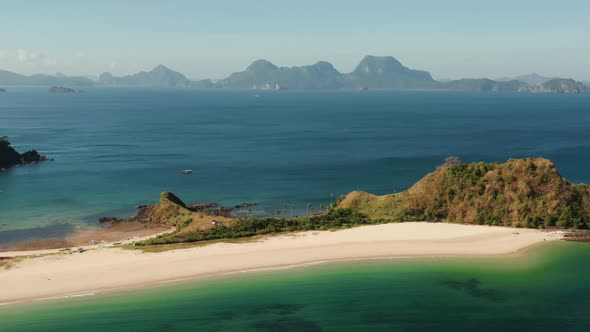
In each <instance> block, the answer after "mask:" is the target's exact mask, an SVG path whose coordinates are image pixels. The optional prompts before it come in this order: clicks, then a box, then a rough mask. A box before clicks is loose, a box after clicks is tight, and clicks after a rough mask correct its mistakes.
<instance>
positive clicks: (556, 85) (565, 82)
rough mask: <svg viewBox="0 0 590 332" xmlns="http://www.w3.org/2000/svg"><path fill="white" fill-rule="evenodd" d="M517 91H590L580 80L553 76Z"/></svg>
mask: <svg viewBox="0 0 590 332" xmlns="http://www.w3.org/2000/svg"><path fill="white" fill-rule="evenodd" d="M518 92H531V93H586V92H590V88H588V87H587V86H586V85H584V83H582V82H576V81H574V80H572V79H563V78H555V79H552V80H550V81H547V82H545V83H543V84H541V85H534V86H525V87H521V88H519V89H518Z"/></svg>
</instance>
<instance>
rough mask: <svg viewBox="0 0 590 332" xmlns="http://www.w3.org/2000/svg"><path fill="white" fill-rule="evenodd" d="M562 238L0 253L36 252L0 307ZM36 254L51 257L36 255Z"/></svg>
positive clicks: (504, 249)
mask: <svg viewBox="0 0 590 332" xmlns="http://www.w3.org/2000/svg"><path fill="white" fill-rule="evenodd" d="M562 235H563V234H562V232H560V231H554V232H549V231H541V230H535V229H515V228H505V227H488V226H471V225H457V224H445V223H426V222H408V223H394V224H385V225H375V226H363V227H357V228H351V229H346V230H339V231H314V232H304V233H294V234H288V235H278V236H268V237H263V238H259V239H256V240H255V241H251V242H243V243H213V244H210V245H205V246H195V247H192V248H187V249H177V250H171V251H165V252H160V253H144V252H142V251H140V250H124V249H120V248H112V247H92V248H90V250H88V251H86V252H83V253H78V252H74V253H65V252H60V251H57V250H45V251H42V252H30V251H25V252H0V256H2V257H11V256H29V257H28V258H26V259H22V260H18V261H17V262H15V263H14V266H13V267H11V268H9V269H1V268H0V304H10V303H18V302H28V301H35V300H41V299H48V298H55V297H66V296H70V297H71V296H80V295H83V294H89V293H91V294H95V293H99V292H104V291H112V290H117V289H127V288H134V287H143V286H147V285H150V284H156V283H160V282H165V281H171V280H178V279H186V278H191V277H199V276H207V275H215V274H224V273H231V272H237V271H248V270H260V269H272V268H280V267H286V266H294V265H301V264H306V263H314V262H327V261H339V260H354V259H371V258H396V257H399V258H401V257H404V258H411V257H424V256H478V255H504V254H511V253H515V252H517V251H519V250H521V249H523V248H526V247H529V246H531V245H534V244H536V243H540V242H544V241H554V240H559V239H560V238H561V237H562ZM48 253H54V254H53V255H47V254H48ZM36 254H45V255H44V256H39V257H30V256H31V255H36Z"/></svg>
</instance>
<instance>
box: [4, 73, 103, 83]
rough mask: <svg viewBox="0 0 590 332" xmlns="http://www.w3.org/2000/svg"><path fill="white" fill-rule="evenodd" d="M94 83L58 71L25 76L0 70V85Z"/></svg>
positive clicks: (84, 78)
mask: <svg viewBox="0 0 590 332" xmlns="http://www.w3.org/2000/svg"><path fill="white" fill-rule="evenodd" d="M94 84H95V82H93V81H92V80H90V79H88V78H86V77H82V76H65V75H63V74H60V73H58V74H55V75H45V74H36V75H31V76H25V75H20V74H17V73H13V72H10V71H5V70H0V86H49V85H71V86H92V85H94Z"/></svg>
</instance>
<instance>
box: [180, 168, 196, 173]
mask: <svg viewBox="0 0 590 332" xmlns="http://www.w3.org/2000/svg"><path fill="white" fill-rule="evenodd" d="M180 173H182V174H192V173H193V170H192V169H185V170H182V171H180Z"/></svg>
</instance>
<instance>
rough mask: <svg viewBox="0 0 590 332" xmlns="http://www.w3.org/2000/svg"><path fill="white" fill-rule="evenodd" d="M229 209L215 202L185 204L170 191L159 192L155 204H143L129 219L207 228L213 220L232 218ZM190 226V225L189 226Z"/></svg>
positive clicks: (193, 228) (180, 226)
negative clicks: (158, 199) (158, 197)
mask: <svg viewBox="0 0 590 332" xmlns="http://www.w3.org/2000/svg"><path fill="white" fill-rule="evenodd" d="M232 219H233V218H232V216H231V209H230V208H224V207H221V206H219V204H217V203H205V204H190V205H187V204H185V203H184V202H183V201H182V200H181V199H180V198H178V196H176V195H174V194H173V193H171V192H163V193H161V194H160V201H159V202H158V203H157V204H155V205H145V206H141V207H139V209H138V212H137V215H136V216H135V217H133V218H131V219H129V221H134V222H142V223H155V224H163V225H168V226H176V227H178V228H179V229H184V228H187V227H188V229H192V230H195V229H208V228H210V227H211V226H212V225H214V224H215V223H213V222H214V221H215V222H221V221H225V222H227V221H230V220H232ZM189 226H190V227H189Z"/></svg>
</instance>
